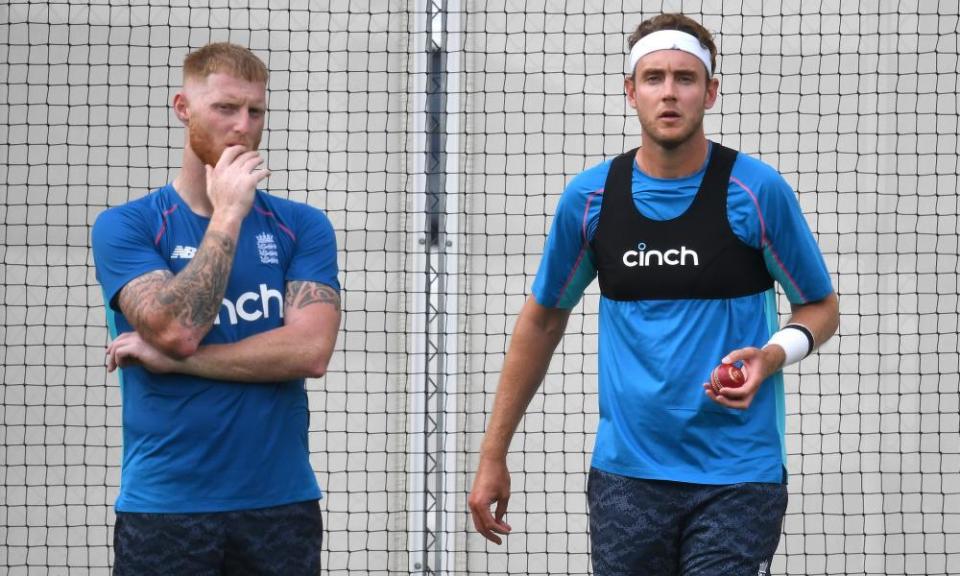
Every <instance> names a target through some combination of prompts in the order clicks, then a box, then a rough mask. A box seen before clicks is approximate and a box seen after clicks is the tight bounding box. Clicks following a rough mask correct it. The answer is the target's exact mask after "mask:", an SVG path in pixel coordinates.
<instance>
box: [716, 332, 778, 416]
mask: <svg viewBox="0 0 960 576" xmlns="http://www.w3.org/2000/svg"><path fill="white" fill-rule="evenodd" d="M784 359H785V355H784V353H783V350H782V349H781V348H780V347H779V346H768V347H766V348H763V349H760V348H754V347H749V348H740V349H739V350H734V351H733V352H731V353H729V354H727V355H726V357H724V359H723V360H722V362H723V363H724V364H734V363H736V362H738V361H739V362H742V363H743V366H742V367H741V370H742V371H743V375H744V377H745V378H746V380H745V381H744V383H743V386H740V387H739V388H721V389H720V393H719V394H717V393H716V392H714V391H713V388H712V387H711V386H710V383H709V382H706V383H704V384H703V389H704V390H705V391H706V394H707V396H709V397H710V399H711V400H713V401H714V402H716V403H717V404H720V405H722V406H726V407H727V408H736V409H738V410H746V409H747V408H749V407H750V403H751V402H753V397H754V396H756V395H757V392H759V391H760V385H761V384H763V381H764V380H766V379H767V378H768V377H769V376H770V375H771V374H773V373H774V372H776V371H777V370H780V368H781V367H783V361H784Z"/></svg>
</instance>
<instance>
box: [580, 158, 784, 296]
mask: <svg viewBox="0 0 960 576" xmlns="http://www.w3.org/2000/svg"><path fill="white" fill-rule="evenodd" d="M712 149H713V152H712V153H711V155H710V161H709V163H708V164H707V171H706V174H704V176H703V181H702V182H701V183H700V189H699V190H698V191H697V195H696V197H694V199H693V202H692V203H691V204H690V207H689V208H687V210H686V211H685V212H684V213H683V214H681V215H680V216H678V217H676V218H673V219H670V220H653V219H650V218H647V217H646V216H644V215H643V214H641V213H640V211H639V210H637V207H636V205H635V204H634V201H633V192H632V186H631V183H632V180H633V162H634V157H635V155H636V152H637V149H636V148H635V149H633V150H631V151H629V152H627V153H625V154H622V155H620V156H617V157H616V158H615V159H614V160H613V163H612V165H611V166H610V172H609V174H608V175H607V181H606V184H605V187H604V190H603V201H602V203H601V205H600V221H599V223H598V226H597V233H596V234H595V235H594V237H593V241H592V242H591V247H592V248H593V252H594V256H595V258H596V266H597V276H598V279H599V282H600V293H601V294H603V296H605V297H607V298H610V299H611V300H681V299H683V300H707V299H720V298H736V297H739V296H747V295H750V294H756V293H758V292H762V291H764V290H768V289H769V288H771V287H772V286H773V278H771V277H770V273H769V272H768V271H767V267H766V265H765V264H764V261H763V253H762V252H761V251H760V250H757V249H755V248H753V247H751V246H748V245H747V244H745V243H744V242H743V241H742V240H740V239H739V238H737V236H736V235H735V234H734V233H733V230H731V228H730V222H729V220H728V219H727V186H728V185H729V182H730V173H731V171H732V170H733V163H734V161H735V160H736V158H737V151H736V150H731V149H730V148H725V147H723V146H721V145H719V144H717V143H715V142H714V143H712Z"/></svg>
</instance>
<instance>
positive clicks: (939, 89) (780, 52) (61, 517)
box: [0, 0, 960, 575]
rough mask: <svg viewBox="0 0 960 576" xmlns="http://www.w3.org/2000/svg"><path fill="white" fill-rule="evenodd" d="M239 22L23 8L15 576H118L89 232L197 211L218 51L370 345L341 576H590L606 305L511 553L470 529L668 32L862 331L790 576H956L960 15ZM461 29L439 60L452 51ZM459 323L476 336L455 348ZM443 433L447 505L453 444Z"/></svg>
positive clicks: (787, 12)
mask: <svg viewBox="0 0 960 576" xmlns="http://www.w3.org/2000/svg"><path fill="white" fill-rule="evenodd" d="M242 4H244V5H245V7H243V8H237V6H238V5H239V4H238V3H228V2H227V1H226V0H214V1H212V2H210V3H209V5H208V6H207V7H203V8H196V7H191V6H190V5H189V4H188V2H187V1H186V0H169V1H168V2H160V1H151V2H146V1H139V0H130V1H129V2H117V1H112V2H109V3H108V2H107V1H106V0H97V1H91V2H89V3H77V2H69V3H68V2H65V1H56V0H51V1H49V2H42V3H41V2H27V1H23V0H10V1H8V2H5V3H4V4H3V5H0V75H2V76H3V77H5V78H6V82H5V83H4V84H0V134H2V137H0V195H2V199H3V201H2V203H0V238H2V243H0V253H2V264H0V266H2V267H0V276H2V281H0V302H2V305H3V306H2V308H0V316H2V318H3V322H2V324H0V339H2V342H3V347H2V352H0V355H2V365H0V375H2V382H3V386H2V388H0V436H2V440H3V446H2V448H0V476H2V487H0V517H2V523H0V567H3V569H4V572H5V573H8V574H11V575H21V574H31V575H32V574H66V573H68V572H69V573H70V574H107V573H109V567H110V565H111V562H112V548H111V546H112V532H113V523H114V513H113V509H112V504H113V502H114V500H115V498H116V494H117V490H118V484H119V462H120V459H121V452H122V446H121V430H120V417H121V405H120V395H119V389H118V383H117V380H116V376H114V375H107V374H106V372H105V369H104V358H103V354H104V346H105V344H106V342H107V332H106V328H105V326H104V325H105V318H104V314H103V300H102V296H101V293H100V290H99V287H98V285H97V283H96V280H95V277H94V273H93V268H92V259H91V257H90V253H89V248H88V245H89V231H90V225H91V224H92V222H93V220H94V219H95V217H96V215H97V214H99V213H100V212H101V211H102V210H103V209H104V208H105V207H107V206H115V205H118V204H121V203H123V202H125V201H127V200H130V199H133V198H137V197H140V196H142V195H144V194H146V193H147V192H148V191H149V190H150V189H151V188H154V187H157V186H160V185H162V184H163V183H165V182H167V181H168V180H170V179H171V178H172V175H173V174H174V173H175V172H176V169H177V166H178V165H179V162H180V149H181V146H182V137H183V131H182V129H181V127H180V125H179V124H178V123H177V122H176V121H175V119H174V118H173V117H172V115H171V114H170V110H169V104H170V102H171V99H172V97H173V94H174V93H175V91H176V89H177V87H178V85H179V82H180V63H181V62H182V60H183V57H184V56H185V55H186V54H187V53H188V52H189V51H190V50H191V49H193V48H196V47H199V46H200V45H203V44H205V43H207V42H209V41H221V40H229V41H233V42H238V43H241V44H245V45H247V46H249V47H250V48H252V49H253V50H255V51H256V52H257V53H258V54H259V55H261V56H262V57H263V59H264V60H265V61H266V63H267V64H268V66H269V68H270V70H271V79H270V84H269V90H270V103H269V110H270V112H269V114H268V127H267V133H266V134H265V137H264V140H263V143H262V147H263V148H264V149H265V150H267V155H268V163H269V166H270V168H271V170H272V176H271V177H270V180H269V188H270V190H271V191H272V192H273V193H275V194H278V195H280V196H283V197H288V198H291V199H294V200H299V201H304V202H308V203H310V204H313V205H316V206H318V207H321V208H323V209H324V210H325V211H326V212H327V214H328V215H329V216H330V218H331V220H332V221H333V224H334V227H335V228H336V230H337V238H338V244H339V247H340V254H339V256H340V265H341V270H342V275H341V280H342V284H343V287H344V291H343V309H344V322H343V328H342V332H341V334H340V337H339V341H338V344H337V350H336V353H335V355H334V359H333V361H332V364H331V366H330V370H329V373H328V375H327V376H326V377H325V378H324V379H322V380H311V381H308V386H307V387H308V394H309V397H310V406H311V410H312V412H313V414H312V418H311V430H310V446H311V450H312V454H311V456H312V461H313V465H314V467H315V469H316V471H317V475H318V478H319V479H320V482H321V484H322V486H323V487H324V489H325V492H326V497H325V499H324V500H323V503H322V507H323V509H324V520H325V526H326V530H327V531H326V537H325V541H324V560H323V562H324V565H325V566H326V567H327V570H328V571H329V572H330V573H332V574H343V573H351V574H353V573H358V574H359V573H369V574H385V573H393V572H415V573H416V572H423V573H427V572H431V573H433V572H445V573H477V574H500V573H507V572H509V573H529V574H586V573H588V572H589V571H590V563H589V556H588V552H589V545H588V544H589V543H588V536H587V526H588V522H587V515H586V501H585V496H584V492H585V484H586V472H587V470H588V467H589V460H590V452H591V449H592V444H593V431H594V429H595V426H596V422H597V407H596V404H597V402H596V380H597V367H596V360H597V358H596V353H597V340H596V336H597V316H596V314H597V307H598V302H597V290H596V286H594V287H592V288H591V289H590V290H589V291H588V293H587V295H586V297H585V298H584V300H583V302H582V303H581V304H580V305H579V306H578V307H577V308H576V310H575V311H574V314H573V315H572V317H571V321H570V324H569V326H568V330H567V335H566V337H565V338H564V340H563V342H562V343H561V345H560V347H559V349H558V351H557V354H556V355H555V357H554V360H553V363H552V365H551V370H550V373H549V375H548V377H547V378H546V381H545V382H544V384H543V387H542V390H541V393H540V394H538V395H537V397H536V398H535V399H534V401H533V403H532V405H531V406H530V409H529V410H528V413H527V416H526V418H525V419H524V421H523V423H522V425H521V429H520V430H519V432H518V434H517V436H516V437H515V440H514V443H513V449H512V452H511V454H510V456H509V464H510V467H511V470H512V471H513V490H514V496H513V498H512V500H511V502H510V510H511V512H510V514H509V520H510V522H511V524H512V525H513V527H514V533H513V534H512V535H511V536H509V538H507V541H506V544H505V545H504V546H500V547H497V546H492V545H488V544H487V543H486V542H485V541H484V540H483V539H482V538H480V537H479V536H478V535H477V534H476V533H475V532H474V531H473V529H472V524H471V521H470V519H469V515H468V514H467V512H466V496H467V494H468V492H469V488H470V484H471V482H472V477H473V476H472V475H473V471H474V470H475V466H476V461H477V455H478V450H479V445H480V441H481V439H482V435H483V430H484V427H485V423H486V421H487V415H488V414H489V410H490V408H491V407H492V402H493V396H494V392H495V389H496V383H497V376H498V373H499V369H500V367H501V364H502V360H503V352H504V350H505V349H506V345H507V342H508V340H509V335H510V332H511V330H512V326H513V323H514V321H515V318H516V314H517V313H518V311H519V309H520V307H521V305H522V303H523V301H524V299H525V297H526V294H527V293H528V291H529V288H530V285H531V283H532V280H533V276H534V274H535V272H536V267H537V263H538V259H539V255H540V253H541V251H542V247H543V243H544V240H545V235H546V233H547V231H548V229H549V224H550V219H551V215H552V214H553V211H554V207H555V205H556V202H557V200H558V198H559V195H560V193H561V191H562V190H563V187H564V185H565V183H566V182H567V181H568V180H569V179H570V178H571V177H572V176H573V175H575V174H576V173H578V172H579V171H580V170H582V169H584V168H587V167H589V166H591V165H593V164H595V163H598V162H600V161H601V160H603V159H605V158H608V157H610V156H612V155H615V154H617V153H619V152H621V151H623V150H625V149H627V148H628V147H631V146H633V145H636V142H637V140H638V126H637V122H636V120H635V119H634V118H632V117H631V116H630V115H629V114H628V113H627V109H626V107H625V102H624V98H623V96H622V73H623V69H624V55H623V54H624V52H625V50H626V48H625V44H626V37H627V35H628V34H629V32H630V31H631V30H632V28H633V27H634V26H635V25H636V24H637V23H639V21H640V20H642V19H643V18H646V17H649V16H652V15H654V14H655V13H658V12H660V11H683V12H685V13H687V14H689V15H691V16H694V17H696V18H697V19H699V20H701V21H702V22H703V23H704V24H705V25H706V26H707V28H709V29H710V30H712V31H714V33H715V35H716V37H717V40H718V44H719V46H720V52H721V58H720V64H719V72H720V78H721V96H720V99H719V103H718V105H717V107H716V108H715V109H714V110H713V111H712V112H710V113H709V114H708V116H707V119H706V130H707V133H708V134H709V135H710V136H711V137H714V138H718V139H719V140H721V141H722V142H723V143H724V144H725V145H727V146H730V147H734V148H739V149H740V150H742V151H744V152H747V153H750V154H754V155H757V156H759V157H760V158H762V159H763V160H765V161H766V162H768V163H770V164H772V165H774V166H775V167H777V168H778V169H779V170H780V171H781V172H782V173H783V174H784V176H785V177H786V179H787V180H788V181H789V182H790V184H791V185H792V186H793V187H794V188H795V189H796V190H797V192H798V195H799V198H800V203H801V206H802V208H803V210H804V212H805V214H806V216H807V218H808V221H809V222H810V225H811V227H812V229H813V230H814V232H815V234H816V236H817V238H818V241H819V243H820V246H821V248H822V250H823V252H824V255H825V257H826V259H827V263H828V266H829V268H830V269H831V271H833V272H834V282H835V286H836V288H837V291H838V293H839V295H840V299H841V316H842V318H841V327H840V333H839V337H837V338H834V339H833V340H832V341H830V342H829V343H828V344H827V345H825V346H824V347H823V348H822V349H821V351H820V353H819V354H816V355H814V356H812V357H810V358H809V359H807V360H805V361H804V362H802V363H801V364H800V365H799V366H796V367H792V368H791V369H789V370H788V371H787V378H786V387H787V449H788V454H789V469H790V475H791V481H790V486H789V488H790V504H789V507H788V510H787V516H786V519H785V524H784V534H783V537H782V539H781V542H780V547H779V551H778V553H777V556H776V558H775V562H774V565H773V571H774V573H785V574H808V575H817V574H927V575H936V574H942V575H946V574H957V573H960V513H957V512H956V511H957V510H960V415H958V414H960V405H958V398H960V382H958V372H960V367H958V342H957V334H958V326H957V317H958V296H960V290H958V286H957V278H958V271H960V265H958V253H960V225H958V215H960V208H958V205H957V194H956V190H957V184H958V182H957V178H958V156H957V152H956V151H957V147H958V141H957V140H958V134H960V115H958V98H957V92H958V86H957V81H958V76H960V62H958V60H960V47H958V12H960V9H958V7H957V5H956V3H955V2H946V1H941V2H919V1H913V2H902V1H901V2H894V1H881V2H876V3H857V2H841V1H824V2H818V3H815V2H807V3H794V2H790V3H782V4H781V3H779V2H761V1H760V0H755V1H750V0H742V1H740V2H724V3H721V2H720V1H719V0H713V1H711V0H702V1H695V0H691V1H674V2H670V1H663V2H657V1H653V2H643V3H642V5H641V3H640V2H639V1H636V2H601V1H599V0H594V1H587V0H581V1H576V2H560V1H538V2H517V1H510V2H505V1H502V0H501V1H497V0H494V1H489V2H471V1H466V0H464V1H461V2H454V1H452V0H448V1H445V2H431V3H429V5H430V6H432V7H430V6H428V2H426V1H423V2H417V1H412V0H411V1H399V0H389V1H388V0H384V1H370V2H363V1H347V0H332V1H330V2H324V3H318V2H307V1H306V0H288V1H271V2H267V1H266V0H251V1H250V2H245V3H242ZM438 9H439V10H440V12H444V11H445V13H446V14H447V16H448V17H447V19H445V20H441V23H442V24H443V25H444V26H447V28H446V30H447V34H446V35H445V36H443V37H434V36H431V32H432V31H435V30H437V29H436V28H428V24H427V22H428V15H434V14H437V10H438ZM432 38H433V39H436V38H439V39H440V40H439V46H440V47H441V48H442V49H443V50H444V51H445V52H444V54H446V55H447V60H446V62H447V63H448V64H449V65H448V66H446V67H445V68H444V67H441V68H440V69H439V73H440V74H443V75H444V76H443V80H444V81H445V86H446V87H447V89H448V90H447V92H446V93H445V94H444V95H445V96H446V105H445V107H444V108H442V112H443V114H444V116H443V118H444V124H443V125H444V126H445V130H446V134H447V139H446V150H447V152H448V153H447V154H446V156H445V157H444V158H443V160H444V162H445V164H444V170H445V173H446V181H445V184H444V185H445V186H446V191H447V192H451V194H450V196H449V197H444V196H442V195H441V196H436V195H433V196H431V199H432V200H433V201H437V200H438V199H439V198H444V201H443V202H442V206H443V208H444V210H446V211H447V212H449V213H448V214H447V215H446V217H445V219H442V220H439V222H440V223H442V225H443V226H445V227H446V231H448V232H450V234H449V236H446V237H445V238H446V239H447V241H448V243H449V245H447V244H446V243H444V242H440V243H438V244H434V243H433V241H432V239H430V238H429V237H425V234H424V231H425V230H427V228H428V226H427V224H425V222H426V220H427V219H426V218H425V217H424V210H429V209H431V206H432V207H433V208H436V205H431V204H429V203H428V202H427V201H426V200H425V199H424V197H425V196H426V195H427V193H428V191H429V190H428V188H429V186H430V183H429V182H427V180H426V179H425V178H424V177H423V174H424V162H425V160H424V157H425V156H426V155H428V154H432V153H435V149H434V148H432V147H431V146H432V145H431V143H430V142H429V141H428V139H427V138H426V137H425V134H426V133H428V132H429V129H430V126H431V125H430V123H429V122H428V120H429V119H428V118H427V116H429V114H430V113H431V112H436V109H431V108H429V107H428V106H427V105H426V104H425V101H426V97H427V93H428V87H427V80H428V78H427V74H428V71H429V70H433V72H434V73H436V72H437V69H436V68H430V67H429V66H428V65H427V60H426V56H425V54H426V53H427V51H428V48H430V46H431V44H430V43H431V42H432V41H433V40H432ZM432 78H433V79H436V78H435V77H432ZM421 241H423V242H421ZM440 261H442V262H444V263H445V265H444V266H440V267H439V268H436V264H437V263H438V262H440ZM436 281H440V283H441V284H440V286H442V289H443V291H445V292H442V293H443V294H444V295H445V296H447V297H446V298H445V299H443V300H440V301H437V300H431V298H434V297H435V296H436V294H437V292H436V290H434V289H433V288H432V287H434V286H436V284H435V282H436ZM781 301H782V302H781V304H782V306H781V310H782V311H783V312H786V307H785V302H784V301H783V300H782V299H781ZM437 302H439V303H440V304H441V305H442V308H441V309H436V308H434V307H435V306H436V305H437ZM434 313H439V314H440V315H441V316H443V317H444V318H446V319H447V321H449V322H451V323H452V324H447V325H444V326H450V325H452V326H453V329H448V328H444V327H443V326H441V327H440V328H439V329H437V330H435V331H432V330H433V329H432V328H431V326H434V325H433V324H431V322H432V320H433V319H434V316H432V314H434ZM437 341H443V342H445V343H447V345H445V346H444V347H442V348H440V349H439V352H437V350H438V349H437V348H435V347H434V345H435V344H436V342H437ZM436 354H440V355H441V356H443V357H444V358H446V363H445V364H443V365H442V366H443V368H442V369H440V370H439V371H438V370H437V369H436V364H433V363H431V358H432V357H434V356H436ZM438 375H439V376H440V377H441V378H440V379H439V380H438V379H437V377H438ZM437 386H439V387H440V390H441V391H440V394H441V398H443V399H444V401H445V402H446V403H445V404H443V405H442V406H443V409H442V410H441V412H442V416H443V418H442V419H441V423H442V426H441V427H440V428H431V422H434V421H435V418H434V417H436V416H437V413H436V412H434V411H433V408H435V407H436V404H432V403H431V398H432V396H431V394H432V392H431V391H432V390H433V391H435V390H436V387H437ZM431 387H434V388H431ZM424 398H426V400H424ZM438 431H439V433H441V434H442V438H443V439H444V440H443V443H441V444H440V446H442V451H443V454H442V458H441V460H442V461H443V462H444V465H443V466H442V467H441V468H442V474H443V475H444V476H443V478H444V480H443V481H442V482H441V483H439V484H434V483H433V478H434V476H431V475H430V473H431V472H430V471H429V470H427V471H425V468H424V467H423V462H424V461H425V458H426V456H428V455H431V454H427V453H428V452H430V450H431V448H430V447H431V446H437V444H431V443H430V441H428V440H424V438H425V437H428V436H430V435H431V434H432V435H433V436H434V437H435V436H436V434H437V433H438ZM432 456H435V454H432ZM434 488H436V489H437V490H434V492H436V491H439V496H440V498H439V499H436V500H431V498H434V497H436V496H437V494H435V493H431V494H427V495H425V493H426V492H431V490H433V489H434ZM432 506H435V507H436V508H434V507H432ZM424 525H427V526H428V528H424ZM438 535H439V538H438V539H436V540H431V538H432V537H433V536H438ZM425 547H427V549H428V551H430V552H431V553H429V554H424V548H425ZM433 551H439V553H438V554H434V553H433Z"/></svg>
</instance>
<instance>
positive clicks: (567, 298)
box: [532, 162, 609, 309]
mask: <svg viewBox="0 0 960 576" xmlns="http://www.w3.org/2000/svg"><path fill="white" fill-rule="evenodd" d="M603 168H607V169H609V162H607V163H605V164H602V165H600V166H599V167H596V168H594V169H591V170H588V171H586V172H583V173H581V174H580V175H578V176H577V177H576V178H574V179H573V180H572V181H571V182H570V184H568V185H567V188H566V190H564V192H563V195H561V196H560V201H559V202H558V203H557V210H556V213H555V214H554V217H553V224H552V225H551V227H550V234H549V235H548V236H547V242H546V244H545V245H544V248H543V257H542V258H541V260H540V267H539V268H538V270H537V276H536V278H535V279H534V281H533V289H532V293H533V297H534V298H535V299H536V301H537V303H538V304H540V305H541V306H545V307H548V308H565V309H570V308H573V307H574V306H576V305H577V303H578V302H579V301H580V299H581V298H582V297H583V292H584V291H585V290H586V289H587V286H589V285H590V283H591V282H593V279H594V278H596V277H597V269H596V265H595V264H594V258H593V251H592V250H591V248H590V240H591V238H592V236H593V233H594V232H595V230H596V220H597V218H599V215H600V203H601V200H602V198H603V184H604V182H605V180H606V170H604V169H603Z"/></svg>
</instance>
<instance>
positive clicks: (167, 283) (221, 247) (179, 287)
mask: <svg viewBox="0 0 960 576" xmlns="http://www.w3.org/2000/svg"><path fill="white" fill-rule="evenodd" d="M235 251H236V242H235V241H234V240H233V238H231V237H230V236H227V235H226V234H223V233H220V232H214V231H210V232H207V234H206V236H204V239H203V242H202V243H201V244H200V248H199V249H198V250H197V253H196V255H195V256H194V257H193V260H192V261H191V262H190V264H188V265H187V267H186V268H184V269H183V270H182V271H181V272H180V273H179V274H177V275H174V274H173V273H172V272H170V271H169V270H157V271H155V272H149V273H147V274H144V275H143V276H140V277H139V278H136V279H135V280H132V281H131V282H130V283H128V284H127V285H126V286H124V287H123V290H121V291H120V294H119V296H118V303H119V305H120V309H121V310H122V311H123V313H124V315H125V316H126V317H127V319H129V320H130V322H131V323H132V324H133V325H134V327H136V329H137V331H138V332H140V333H141V335H143V336H147V337H149V336H150V335H152V334H155V331H154V329H153V328H152V327H153V326H161V325H162V324H163V322H162V321H161V323H160V324H157V322H158V321H157V318H163V317H166V318H168V319H174V320H175V321H176V322H178V323H179V324H180V325H181V326H183V327H185V328H191V329H193V328H200V329H202V330H206V329H209V328H210V326H212V325H213V322H214V320H215V319H216V317H217V313H219V312H220V306H221V305H222V303H223V293H224V291H225V290H226V287H227V279H228V278H229V276H230V269H231V267H232V266H233V257H234V252H235ZM151 320H152V322H151Z"/></svg>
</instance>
